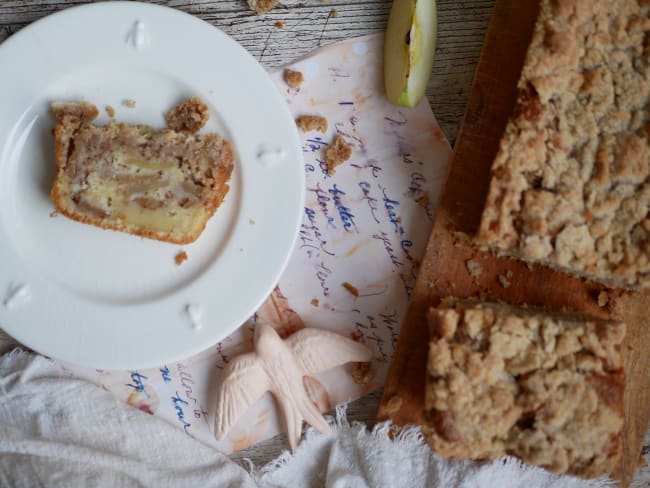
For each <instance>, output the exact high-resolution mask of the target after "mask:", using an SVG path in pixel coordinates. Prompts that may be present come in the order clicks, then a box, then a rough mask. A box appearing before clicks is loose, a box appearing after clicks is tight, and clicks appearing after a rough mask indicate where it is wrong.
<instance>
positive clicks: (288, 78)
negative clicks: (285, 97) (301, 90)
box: [284, 69, 305, 88]
mask: <svg viewBox="0 0 650 488" xmlns="http://www.w3.org/2000/svg"><path fill="white" fill-rule="evenodd" d="M284 81H285V83H286V84H287V85H289V86H290V87H291V88H298V87H299V86H300V85H302V82H303V81H305V77H304V76H303V75H302V73H301V72H300V71H294V70H292V69H285V70H284Z"/></svg>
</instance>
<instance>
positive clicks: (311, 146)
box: [302, 136, 327, 153]
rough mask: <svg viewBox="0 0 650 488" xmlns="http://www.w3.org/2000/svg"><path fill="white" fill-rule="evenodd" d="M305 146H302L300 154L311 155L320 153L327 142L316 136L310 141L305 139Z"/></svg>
mask: <svg viewBox="0 0 650 488" xmlns="http://www.w3.org/2000/svg"><path fill="white" fill-rule="evenodd" d="M305 142H306V144H305V145H303V146H302V152H306V153H313V152H317V151H320V150H321V148H322V147H323V146H327V142H325V141H324V140H323V138H322V137H320V136H316V137H314V138H312V139H307V140H306V141H305Z"/></svg>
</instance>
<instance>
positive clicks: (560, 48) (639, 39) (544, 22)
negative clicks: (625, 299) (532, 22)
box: [477, 0, 650, 288]
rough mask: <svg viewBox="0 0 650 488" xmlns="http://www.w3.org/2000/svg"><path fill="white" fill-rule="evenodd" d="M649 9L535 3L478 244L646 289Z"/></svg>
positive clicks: (587, 1)
mask: <svg viewBox="0 0 650 488" xmlns="http://www.w3.org/2000/svg"><path fill="white" fill-rule="evenodd" d="M649 39H650V3H649V2H647V1H645V0H642V1H637V0H620V1H614V0H603V1H594V0H542V2H541V5H540V14H539V18H538V20H537V23H536V26H535V30H534V34H533V38H532V41H531V44H530V46H529V49H528V53H527V56H526V60H525V64H524V68H523V70H522V74H521V78H520V80H519V83H518V90H519V95H518V100H517V102H516V105H515V108H514V111H513V114H512V116H511V118H510V120H509V122H508V125H507V127H506V130H505V133H504V136H503V138H502V140H501V144H500V148H499V152H498V154H497V156H496V159H495V161H494V163H493V167H492V181H491V184H490V189H489V193H488V198H487V203H486V207H485V209H484V212H483V216H482V221H481V226H480V230H479V233H478V236H477V237H478V240H479V241H480V242H482V243H484V244H487V245H488V246H489V247H492V248H495V249H497V250H499V251H502V252H504V253H506V254H511V255H514V256H516V257H519V258H522V259H524V260H527V261H533V262H540V263H542V264H546V265H550V266H552V267H556V268H559V269H562V270H564V271H568V272H570V273H573V274H577V275H579V276H583V277H586V278H589V279H593V280H596V281H600V282H602V283H604V284H606V285H609V286H621V287H627V288H648V287H650V217H649V210H650V178H649V176H650V169H649V164H650V142H649V141H650V41H649Z"/></svg>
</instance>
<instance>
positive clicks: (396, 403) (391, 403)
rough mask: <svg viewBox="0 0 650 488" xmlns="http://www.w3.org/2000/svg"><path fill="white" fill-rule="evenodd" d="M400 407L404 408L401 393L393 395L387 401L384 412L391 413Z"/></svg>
mask: <svg viewBox="0 0 650 488" xmlns="http://www.w3.org/2000/svg"><path fill="white" fill-rule="evenodd" d="M400 408H402V397H401V396H399V395H393V396H392V397H390V400H388V401H387V402H386V406H385V407H384V412H386V413H387V414H389V415H390V414H392V413H396V412H398V411H399V409H400Z"/></svg>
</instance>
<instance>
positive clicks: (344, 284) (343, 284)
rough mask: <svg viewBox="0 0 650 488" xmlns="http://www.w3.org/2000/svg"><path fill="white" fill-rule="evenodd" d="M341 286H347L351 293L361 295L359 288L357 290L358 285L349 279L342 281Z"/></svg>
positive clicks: (356, 295)
mask: <svg viewBox="0 0 650 488" xmlns="http://www.w3.org/2000/svg"><path fill="white" fill-rule="evenodd" d="M341 286H342V287H343V288H345V289H346V290H347V291H348V292H350V294H351V295H353V296H355V297H358V296H359V290H357V287H356V286H354V285H352V284H350V283H348V282H347V281H344V282H343V283H341Z"/></svg>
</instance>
